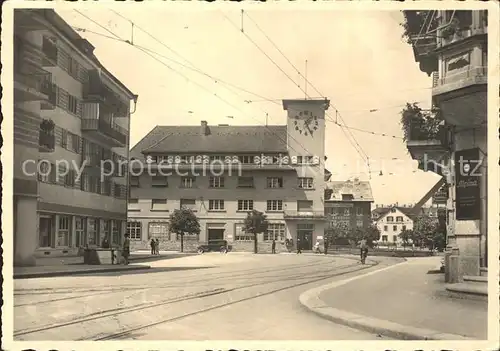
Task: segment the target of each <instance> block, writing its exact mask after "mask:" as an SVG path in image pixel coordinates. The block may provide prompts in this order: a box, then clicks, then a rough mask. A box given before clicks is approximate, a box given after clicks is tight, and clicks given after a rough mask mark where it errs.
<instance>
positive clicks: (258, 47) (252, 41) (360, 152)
mask: <svg viewBox="0 0 500 351" xmlns="http://www.w3.org/2000/svg"><path fill="white" fill-rule="evenodd" d="M220 12H221V13H222V15H223V16H224V17H225V18H226V19H227V21H228V22H229V23H231V25H232V26H233V27H235V28H236V29H237V30H239V29H238V26H237V25H235V24H234V23H233V21H231V19H230V18H229V17H228V16H227V15H226V14H225V13H224V12H222V11H220ZM241 32H242V33H243V34H244V35H245V37H246V38H247V39H248V40H249V41H250V42H251V43H252V44H254V45H255V46H256V47H257V49H258V50H259V51H260V52H262V53H263V54H264V56H266V57H267V58H268V59H269V60H270V61H271V62H272V63H273V64H274V65H275V66H276V67H277V68H278V69H279V70H280V71H281V72H282V73H283V74H284V75H285V76H286V77H287V78H288V79H289V80H290V81H291V82H292V83H293V84H294V85H296V86H297V87H298V88H299V89H300V90H302V92H303V93H304V94H305V96H306V97H309V95H308V94H307V90H304V89H302V88H301V87H300V85H298V84H296V82H295V80H294V79H293V78H292V77H290V75H288V73H286V72H285V71H284V70H283V69H282V68H281V67H280V65H278V64H277V63H276V62H275V61H274V60H273V59H272V58H271V57H270V56H269V55H268V54H267V53H266V52H265V51H264V50H263V49H262V48H261V47H260V46H259V45H258V44H257V43H256V42H255V41H254V40H253V39H252V38H250V36H249V35H248V34H246V33H245V32H244V31H243V30H242V31H241ZM279 51H280V52H281V50H279ZM281 53H282V52H281ZM293 67H294V68H295V69H296V67H295V66H293ZM296 70H297V69H296ZM297 71H298V70H297ZM306 84H307V83H306ZM311 86H312V85H311ZM312 87H313V86H312ZM313 88H314V87H313ZM315 90H316V91H317V89H315ZM317 92H318V93H319V95H321V96H324V95H323V94H321V93H320V92H319V91H317ZM325 114H326V115H328V112H327V111H325ZM344 123H345V122H344ZM343 132H344V134H346V133H345V131H344V130H343ZM346 136H347V134H346ZM353 139H354V142H355V143H356V144H357V145H358V147H360V146H359V143H358V142H357V141H356V140H355V138H354V136H353ZM347 140H348V141H349V142H350V143H351V145H352V146H353V147H354V149H355V150H356V152H357V153H358V154H359V155H360V156H361V158H365V157H367V156H366V153H365V152H364V151H363V150H362V149H361V150H358V148H357V147H356V146H355V145H354V144H352V142H351V140H350V139H349V138H348V137H347ZM362 154H364V155H365V156H363V155H362Z"/></svg>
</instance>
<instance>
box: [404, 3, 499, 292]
mask: <svg viewBox="0 0 500 351" xmlns="http://www.w3.org/2000/svg"><path fill="white" fill-rule="evenodd" d="M424 12H425V13H422V12H421V11H420V12H419V11H405V17H406V21H407V24H408V26H407V34H408V35H409V37H410V39H412V40H411V42H412V45H413V49H414V53H415V59H416V61H417V62H418V63H419V65H420V69H421V70H422V71H423V72H425V73H427V74H428V75H430V76H432V78H433V79H432V80H433V88H432V100H433V105H434V106H435V107H437V108H438V109H439V115H440V118H441V119H442V120H443V124H442V125H440V126H439V127H438V129H436V128H434V127H432V124H433V121H432V120H427V122H428V123H422V121H417V122H418V123H415V124H414V125H412V126H410V130H409V138H408V140H407V147H408V150H409V151H410V153H411V155H412V157H413V158H414V159H417V160H419V161H420V162H419V163H420V166H421V168H423V169H426V170H429V171H433V172H436V173H438V174H439V175H440V176H442V178H441V180H440V182H441V183H445V182H446V183H447V184H448V192H449V196H448V203H447V209H448V214H447V221H448V230H447V232H448V233H447V238H448V247H449V248H450V249H452V251H451V252H453V255H454V256H455V257H456V259H453V260H447V272H450V274H448V273H447V279H448V280H449V281H454V282H456V281H459V280H460V279H461V276H463V275H472V276H476V275H479V274H480V273H481V271H486V270H487V269H486V267H487V262H488V259H487V253H488V250H487V241H488V235H487V233H488V227H487V223H488V221H487V219H488V216H487V181H488V179H487V158H486V154H487V137H486V135H487V102H486V101H487V99H486V96H487V66H488V13H487V11H486V10H477V11H464V10H460V11H458V10H446V11H444V10H443V11H424ZM427 15H428V16H427ZM497 88H498V87H495V88H494V89H497ZM461 160H462V161H461ZM436 164H439V166H437V167H436ZM444 170H446V171H447V172H445V171H444ZM437 188H438V187H437ZM437 188H436V189H435V190H434V191H433V192H429V194H428V197H427V198H424V199H422V201H423V202H425V201H427V200H428V199H429V198H430V197H431V196H432V195H433V193H434V192H435V191H437Z"/></svg>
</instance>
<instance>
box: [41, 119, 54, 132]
mask: <svg viewBox="0 0 500 351" xmlns="http://www.w3.org/2000/svg"><path fill="white" fill-rule="evenodd" d="M54 126H55V123H54V121H53V120H51V119H44V120H43V121H42V123H40V129H42V130H43V131H46V132H49V131H52V130H54Z"/></svg>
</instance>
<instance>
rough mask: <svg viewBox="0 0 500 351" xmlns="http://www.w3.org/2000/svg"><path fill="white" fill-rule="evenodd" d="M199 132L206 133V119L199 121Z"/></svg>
mask: <svg viewBox="0 0 500 351" xmlns="http://www.w3.org/2000/svg"><path fill="white" fill-rule="evenodd" d="M200 133H201V135H208V125H207V121H201V129H200Z"/></svg>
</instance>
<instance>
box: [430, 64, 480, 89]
mask: <svg viewBox="0 0 500 351" xmlns="http://www.w3.org/2000/svg"><path fill="white" fill-rule="evenodd" d="M487 79H488V67H487V66H478V67H473V68H470V69H468V70H465V71H460V72H457V73H454V74H448V75H445V76H444V77H442V78H439V75H438V72H434V73H433V76H432V87H433V88H437V87H439V86H442V85H446V84H452V83H460V82H461V81H467V80H470V81H474V82H476V84H486V82H487ZM471 83H473V82H471Z"/></svg>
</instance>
